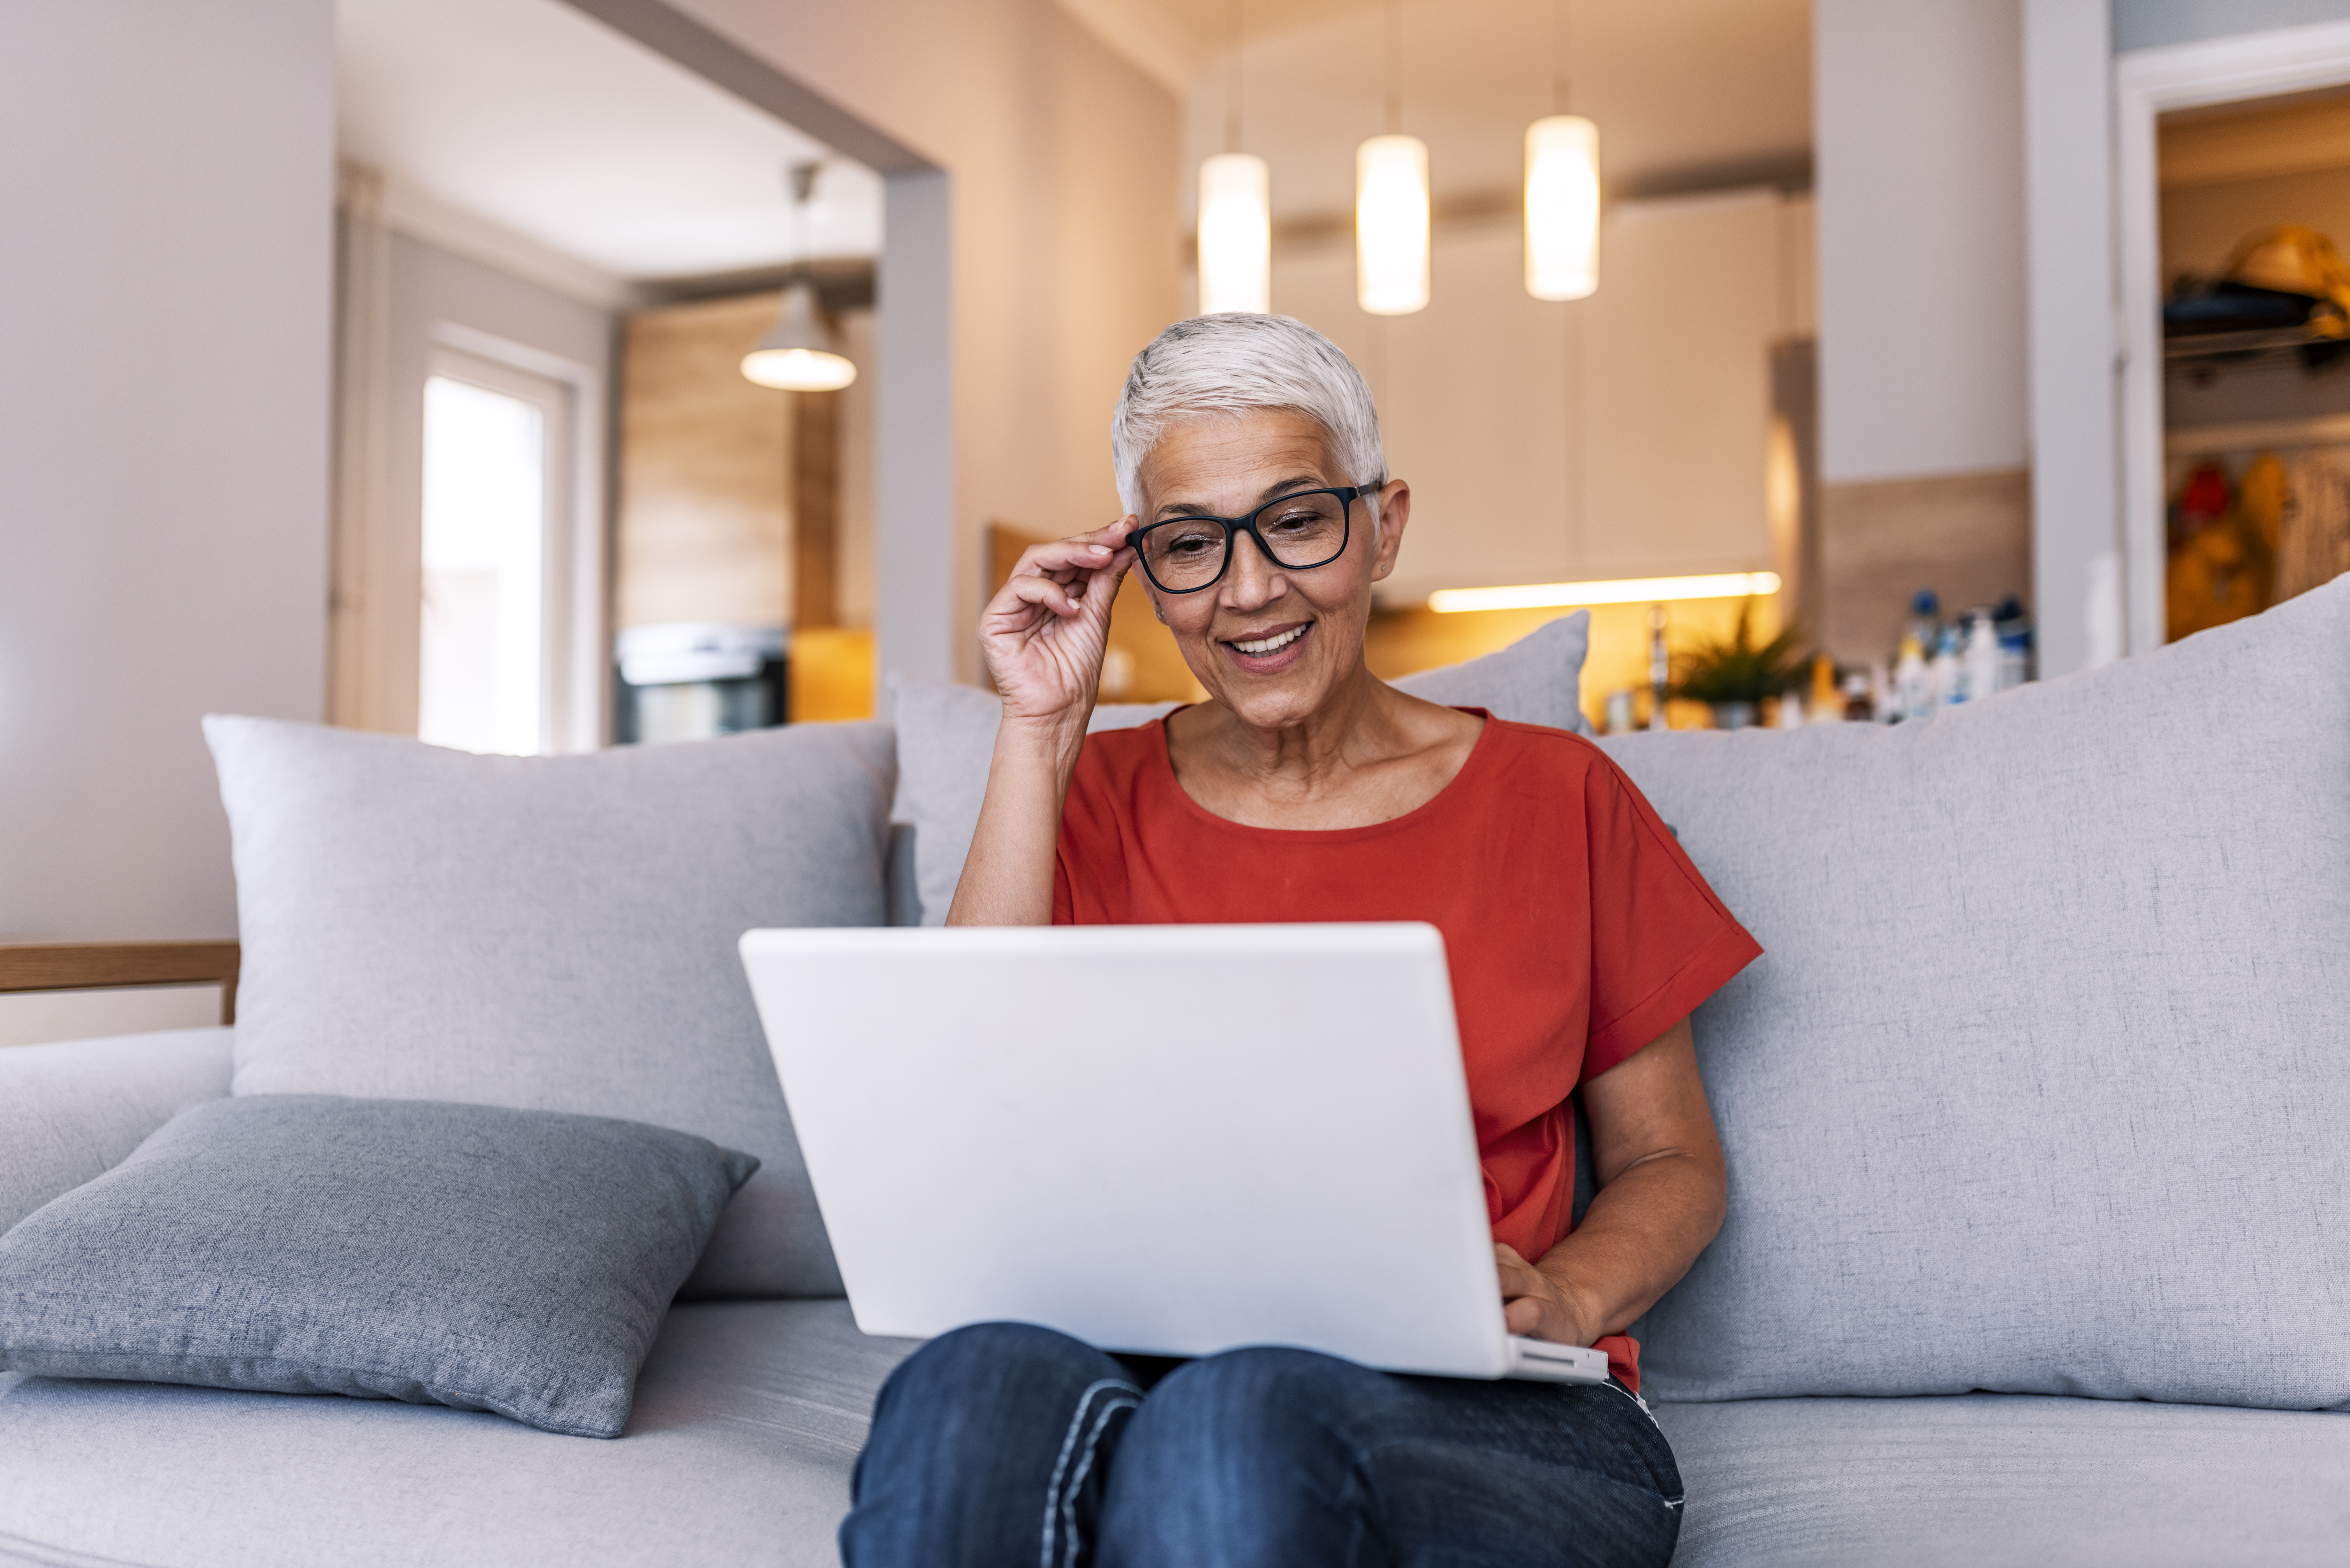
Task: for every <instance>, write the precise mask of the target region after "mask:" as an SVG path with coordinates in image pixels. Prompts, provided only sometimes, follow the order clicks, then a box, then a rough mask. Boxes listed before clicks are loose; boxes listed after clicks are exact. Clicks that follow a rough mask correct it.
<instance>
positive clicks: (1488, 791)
mask: <svg viewBox="0 0 2350 1568" xmlns="http://www.w3.org/2000/svg"><path fill="white" fill-rule="evenodd" d="M1464 711H1467V712H1471V713H1478V714H1479V715H1480V716H1481V717H1482V716H1483V715H1482V711H1481V710H1477V709H1467V710H1464ZM1279 920H1425V921H1427V922H1428V923H1430V925H1432V926H1434V927H1435V928H1436V929H1438V930H1439V931H1441V932H1442V933H1443V934H1444V950H1445V957H1446V961H1447V963H1448V965H1449V967H1450V969H1451V977H1452V1001H1453V1006H1454V1009H1455V1011H1456V1012H1457V1015H1458V1018H1459V1021H1460V1030H1461V1057H1462V1060H1463V1063H1464V1064H1465V1065H1466V1068H1467V1075H1468V1080H1469V1101H1470V1106H1471V1109H1472V1111H1473V1112H1474V1114H1475V1116H1476V1124H1477V1143H1478V1147H1479V1149H1480V1151H1481V1158H1482V1164H1483V1166H1484V1172H1485V1206H1486V1210H1487V1212H1488V1214H1489V1217H1490V1218H1491V1219H1492V1225H1493V1239H1494V1240H1495V1241H1503V1242H1506V1243H1507V1244H1509V1245H1510V1246H1512V1247H1514V1248H1516V1249H1517V1250H1518V1251H1519V1253H1520V1254H1521V1255H1523V1256H1524V1257H1525V1258H1527V1259H1528V1260H1530V1261H1531V1260H1534V1259H1538V1258H1540V1257H1541V1256H1542V1255H1543V1254H1544V1252H1547V1251H1550V1249H1551V1248H1552V1247H1554V1246H1555V1245H1557V1243H1558V1241H1559V1239H1560V1238H1561V1237H1563V1236H1565V1234H1566V1232H1567V1231H1568V1229H1569V1228H1570V1227H1571V1225H1572V1223H1573V1219H1572V1211H1573V1204H1574V1199H1575V1143H1574V1138H1575V1130H1574V1121H1573V1118H1572V1116H1571V1115H1570V1114H1569V1112H1568V1109H1567V1106H1566V1097H1567V1096H1568V1094H1569V1093H1570V1092H1572V1091H1573V1090H1574V1088H1575V1085H1577V1084H1580V1083H1582V1082H1583V1081H1585V1080H1586V1079H1589V1078H1595V1077H1596V1076H1598V1075H1600V1074H1602V1073H1605V1072H1606V1071H1607V1069H1608V1068H1610V1067H1613V1066H1614V1065H1616V1064H1617V1063H1618V1062H1621V1061H1622V1060H1623V1059H1624V1058H1625V1057H1627V1056H1629V1055H1630V1054H1632V1053H1634V1052H1635V1051H1638V1049H1639V1048H1640V1047H1641V1046H1643V1045H1646V1044H1648V1043H1649V1042H1650V1041H1652V1040H1654V1039H1656V1038H1657V1037H1658V1036H1659V1035H1660V1034H1662V1033H1664V1032H1665V1031H1666V1030H1668V1029H1669V1028H1671V1027H1672V1026H1673V1025H1674V1024H1676V1023H1679V1022H1680V1021H1681V1020H1682V1019H1684V1018H1686V1017H1688V1016H1689V1014H1690V1012H1692V1011H1694V1010H1695V1009H1696V1007H1697V1004H1698V1003H1699V1002H1703V1001H1704V1000H1705V999H1706V998H1707V997H1708V996H1710V995H1711V994H1712V993H1713V992H1714V991H1715V990H1716V989H1718V988H1719V987H1720V986H1721V983H1722V982H1723V981H1727V980H1728V979H1730V977H1731V976H1732V975H1734V974H1736V973H1737V972H1738V971H1740V970H1742V969H1743V968H1745V967H1746V966H1747V965H1748V964H1749V963H1751V962H1752V961H1754V960H1755V959H1756V958H1757V957H1759V956H1760V955H1761V953H1762V951H1763V950H1762V948H1761V947H1760V946H1758V945H1757V944H1756V943H1755V940H1754V939H1753V938H1752V937H1751V936H1749V935H1747V933H1746V930H1745V929H1744V928H1743V927H1742V926H1741V925H1740V924H1739V923H1738V921H1737V920H1736V919H1733V918H1732V917H1731V913H1730V911H1729V910H1728V909H1725V908H1723V907H1722V903H1721V899H1719V898H1715V897H1714V896H1713V889H1711V888H1709V887H1707V886H1706V884H1705V878H1703V877H1700V876H1699V875H1698V872H1697V868H1696V867H1694V866H1691V865H1690V860H1689V857H1688V856H1686V855H1684V854H1682V853H1681V849H1680V846H1679V844H1677V843H1676V842H1674V839H1673V835H1672V832H1671V830H1670V829H1669V828H1667V827H1666V826H1665V825H1664V823H1663V821H1662V820H1661V819H1660V818H1659V816H1658V815H1657V814H1656V812H1655V810H1654V809H1653V808H1652V807H1650V805H1648V802H1647V801H1646V800H1645V799H1643V798H1642V797H1641V794H1640V792H1639V791H1638V789H1636V788H1634V787H1633V784H1632V781H1631V780H1630V779H1628V778H1627V777H1625V776H1624V774H1623V771H1622V770H1621V769H1619V768H1618V767H1617V766H1616V764H1615V763H1612V762H1610V761H1608V759H1607V755H1606V753H1603V752H1601V751H1600V750H1599V748H1598V747H1596V746H1595V745H1593V744H1591V742H1588V741H1586V740H1584V739H1583V738H1581V737H1580V736H1577V735H1571V734H1568V733H1567V732H1565V731H1564V730H1547V729H1543V728H1540V727H1538V726H1536V725H1532V724H1514V723H1511V722H1508V721H1507V720H1503V719H1492V718H1487V719H1486V722H1485V728H1484V731H1483V732H1482V733H1481V734H1480V735H1479V736H1478V737H1477V741H1476V743H1475V745H1474V746H1472V747H1471V750H1470V753H1469V757H1468V760H1467V761H1466V762H1465V763H1462V764H1461V771H1460V773H1459V774H1455V775H1454V777H1453V779H1452V782H1451V784H1447V785H1446V786H1445V787H1444V788H1443V789H1442V790H1441V791H1440V792H1439V793H1438V794H1437V795H1436V796H1435V798H1434V799H1432V800H1430V801H1429V802H1428V803H1427V804H1425V805H1421V806H1420V807H1419V808H1418V809H1417V810H1415V811H1411V812H1408V813H1406V814H1405V815H1402V816H1399V817H1397V818H1395V819H1394V820H1393V821H1390V822H1382V823H1378V824H1376V825H1375V826H1369V827H1346V828H1336V829H1330V830H1316V831H1305V830H1292V829H1284V828H1267V827H1250V826H1243V825H1242V824H1240V823H1236V822H1227V821H1225V820H1224V819H1223V818H1222V817H1220V816H1216V815H1212V814H1211V813H1210V812H1208V811H1207V810H1206V809H1204V808H1203V807H1201V805H1199V804H1198V803H1197V802H1195V801H1193V800H1192V799H1191V796H1190V795H1188V794H1184V793H1183V788H1182V785H1181V784H1178V783H1177V782H1176V778H1175V770H1174V767H1173V765H1172V764H1171V763H1170V762H1169V760H1168V755H1167V729H1166V724H1165V722H1164V721H1157V722H1152V723H1149V724H1146V725H1144V726H1142V727H1141V728H1139V729H1133V730H1107V731H1103V732H1099V733H1097V734H1094V735H1091V736H1088V737H1087V740H1086V745H1085V751H1084V752H1083V753H1082V754H1080V755H1079V757H1078V759H1077V768H1076V776H1075V778H1074V779H1073V780H1072V781H1071V784H1070V786H1069V799H1068V805H1067V806H1066V809H1065V810H1064V812H1063V813H1062V816H1061V842H1060V851H1059V855H1058V858H1057V864H1056V866H1055V874H1054V878H1053V921H1054V923H1055V925H1127V924H1134V925H1151V924H1180V923H1187V922H1208V923H1245V922H1252V921H1279ZM1600 1345H1601V1347H1602V1348H1604V1349H1606V1350H1607V1353H1608V1355H1609V1358H1610V1360H1611V1362H1612V1363H1613V1364H1614V1366H1615V1370H1616V1372H1617V1376H1621V1377H1623V1378H1624V1380H1625V1381H1626V1382H1627V1384H1630V1385H1631V1386H1633V1387H1635V1388H1636V1389H1637V1388H1638V1381H1639V1362H1638V1355H1639V1347H1638V1345H1636V1344H1634V1343H1633V1341H1632V1340H1631V1339H1630V1338H1629V1337H1628V1336H1625V1335H1620V1334H1619V1335H1610V1336H1608V1337H1607V1338H1606V1339H1603V1340H1601V1341H1600Z"/></svg>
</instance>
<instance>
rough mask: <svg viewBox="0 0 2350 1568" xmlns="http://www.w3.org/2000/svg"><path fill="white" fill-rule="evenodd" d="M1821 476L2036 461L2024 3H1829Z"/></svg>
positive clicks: (1823, 81) (1819, 42)
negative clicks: (2028, 401)
mask: <svg viewBox="0 0 2350 1568" xmlns="http://www.w3.org/2000/svg"><path fill="white" fill-rule="evenodd" d="M1813 37H1814V84H1815V85H1814V94H1815V98H1814V110H1815V119H1814V123H1815V129H1816V136H1817V171H1818V196H1819V290H1820V421H1821V434H1820V439H1821V451H1820V472H1821V477H1822V478H1823V479H1824V480H1825V481H1826V482H1828V483H1839V482H1852V481H1860V480H1883V479H1898V478H1910V477H1916V476H1922V475H1928V474H1945V473H1959V472H1968V471H1970V470H1982V469H1994V468H2012V467H2016V466H2019V465H2021V464H2022V462H2023V461H2024V439H2025V429H2026V410H2025V378H2026V372H2025V363H2026V349H2025V328H2024V240H2023V211H2024V198H2023V100H2022V30H2021V19H2020V15H2019V11H2018V7H2017V0H1818V4H1817V5H1816V7H1815V9H1814V15H1813Z"/></svg>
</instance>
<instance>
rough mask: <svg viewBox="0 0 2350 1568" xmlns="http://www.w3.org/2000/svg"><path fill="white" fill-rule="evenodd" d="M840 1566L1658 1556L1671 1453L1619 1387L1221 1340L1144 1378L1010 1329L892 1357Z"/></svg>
mask: <svg viewBox="0 0 2350 1568" xmlns="http://www.w3.org/2000/svg"><path fill="white" fill-rule="evenodd" d="M853 1495H854V1498H855V1506H854V1507H853V1508H852V1509H851V1510H850V1511H849V1515H848V1518H847V1520H846V1521H843V1522H842V1524H841V1527H840V1550H841V1556H842V1559H843V1560H844V1562H845V1563H847V1568H958V1565H968V1568H1011V1565H1013V1564H1020V1565H1023V1568H1025V1565H1027V1564H1036V1565H1038V1568H1079V1565H1081V1564H1087V1563H1091V1564H1096V1565H1097V1568H1260V1565H1261V1568H1323V1565H1328V1568H1342V1565H1343V1568H1372V1565H1374V1564H1377V1565H1380V1568H1387V1565H1394V1568H1489V1565H1490V1568H1532V1565H1534V1564H1537V1563H1575V1564H1587V1565H1589V1568H1626V1565H1631V1564H1640V1563H1648V1564H1655V1565H1657V1568H1663V1565H1664V1564H1665V1563H1668V1562H1669V1561H1670V1559H1671V1557H1672V1554H1673V1541H1674V1538H1675V1537H1676V1536H1677V1535H1678V1534H1679V1531H1680V1501H1681V1485H1680V1471H1679V1469H1678V1468H1677V1467H1676V1466H1675V1465H1674V1463H1673V1455H1672V1449H1670V1448H1669V1447H1668V1446H1667V1444H1666V1442H1665V1438H1664V1434H1663V1433H1662V1432H1660V1431H1659V1430H1658V1428H1657V1425H1656V1423H1655V1422H1654V1421H1652V1420H1650V1419H1649V1417H1648V1412H1647V1411H1646V1410H1644V1409H1643V1408H1641V1407H1640V1405H1639V1404H1638V1401H1636V1400H1635V1399H1634V1398H1633V1397H1632V1396H1631V1395H1630V1394H1628V1393H1627V1392H1626V1391H1625V1390H1624V1389H1623V1387H1622V1386H1619V1385H1617V1384H1613V1383H1610V1384H1607V1385H1604V1386H1601V1385H1590V1384H1580V1385H1576V1384H1551V1383H1528V1382H1501V1383H1484V1382H1477V1381H1473V1380H1469V1379H1460V1378H1450V1377H1406V1376H1397V1375H1394V1374H1390V1373H1385V1372H1374V1371H1372V1370H1370V1369H1369V1368H1368V1367H1365V1366H1357V1365H1356V1364H1355V1363H1353V1362H1351V1361H1342V1360H1339V1359H1337V1358H1336V1357H1335V1356H1328V1355H1316V1354H1315V1353H1314V1352H1312V1351H1305V1350H1277V1349H1261V1350H1235V1351H1229V1352H1227V1353H1225V1354H1224V1355H1211V1356H1208V1357H1206V1358H1205V1359H1203V1360H1199V1361H1189V1362H1183V1363H1180V1364H1178V1365H1177V1366H1175V1368H1174V1370H1173V1371H1171V1372H1169V1373H1167V1374H1166V1375H1165V1376H1164V1377H1163V1378H1159V1379H1157V1380H1156V1381H1155V1382H1154V1380H1153V1379H1152V1377H1151V1376H1149V1372H1148V1371H1146V1370H1143V1369H1142V1364H1141V1363H1139V1361H1138V1362H1137V1363H1136V1364H1135V1366H1133V1367H1129V1366H1128V1364H1125V1363H1121V1362H1120V1361H1118V1360H1117V1359H1115V1358H1113V1357H1111V1356H1108V1355H1104V1354H1103V1353H1102V1352H1100V1351H1098V1350H1096V1349H1094V1348H1093V1347H1092V1346H1091V1345H1085V1344H1082V1343H1080V1342H1079V1341H1077V1340H1074V1339H1071V1338H1069V1337H1068V1336H1067V1335H1066V1334H1056V1333H1055V1332H1053V1331H1052V1330H1051V1329H1045V1328H1037V1327H1035V1326H1034V1325H1031V1324H1009V1323H996V1324H980V1325H978V1326H976V1327H972V1328H965V1329H959V1330H957V1331H956V1332H954V1333H952V1334H946V1335H944V1336H942V1337H941V1338H939V1339H935V1340H933V1341H931V1343H930V1344H929V1345H925V1346H923V1347H922V1349H920V1351H918V1352H916V1353H915V1354H914V1355H913V1356H911V1357H910V1359H908V1360H907V1361H906V1362H905V1364H904V1365H903V1366H899V1368H898V1370H897V1371H896V1372H895V1373H894V1374H892V1375H891V1376H890V1378H889V1382H888V1383H887V1384H885V1385H883V1386H882V1389H881V1394H880V1397H879V1399H877V1400H876V1401H875V1403H874V1408H873V1431H872V1435H871V1437H870V1438H868V1441H867V1442H866V1445H865V1452H864V1453H863V1454H862V1455H861V1456H859V1458H858V1461H857V1474H856V1479H855V1481H854V1483H853Z"/></svg>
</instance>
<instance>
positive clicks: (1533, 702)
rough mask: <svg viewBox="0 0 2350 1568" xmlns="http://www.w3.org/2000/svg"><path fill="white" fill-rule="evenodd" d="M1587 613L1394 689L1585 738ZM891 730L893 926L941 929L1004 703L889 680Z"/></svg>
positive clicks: (1108, 714)
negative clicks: (902, 879)
mask: <svg viewBox="0 0 2350 1568" xmlns="http://www.w3.org/2000/svg"><path fill="white" fill-rule="evenodd" d="M1590 633H1591V612H1590V611H1588V610H1577V611H1575V613H1574V614H1573V615H1565V616H1561V617H1559V618H1557V619H1556V620H1554V621H1550V622H1548V623H1546V624H1545V625H1543V626H1541V627H1538V628H1535V629H1534V630H1533V631H1532V632H1529V633H1528V634H1527V635H1525V636H1524V637H1522V638H1520V639H1518V640H1517V641H1515V642H1513V643H1512V644H1511V645H1510V646H1509V647H1507V648H1505V649H1502V650H1501V651H1500V652H1498V653H1489V654H1487V655H1485V656H1484V657H1483V658H1482V659H1468V660H1466V661H1464V662H1462V663H1460V664H1448V665H1445V666H1443V667H1442V668H1440V669H1436V670H1421V671H1420V672H1419V673H1418V674H1416V675H1407V676H1404V677H1403V678H1402V679H1400V680H1397V681H1395V682H1394V685H1395V686H1396V688H1397V690H1399V691H1409V693H1411V694H1412V695H1413V696H1415V697H1420V698H1424V699H1426V700H1427V701H1430V702H1443V703H1446V704H1449V705H1451V706H1453V707H1460V708H1484V709H1487V710H1490V711H1492V713H1494V714H1495V715H1496V716H1498V717H1500V718H1503V719H1512V720H1515V721H1516V722H1519V723H1522V724H1546V725H1549V726H1550V727H1551V728H1553V729H1556V730H1571V731H1573V732H1575V733H1576V734H1579V735H1587V734H1589V733H1591V722H1590V721H1589V720H1588V719H1586V718H1585V717H1584V714H1583V708H1582V682H1583V659H1584V654H1585V652H1586V649H1588V647H1589V644H1590ZM890 693H891V698H892V701H893V702H894V708H893V711H892V717H893V718H894V719H895V720H896V722H897V725H898V796H897V800H896V802H895V804H894V805H893V806H892V807H891V810H890V814H889V815H890V819H891V820H892V821H893V822H895V823H897V824H898V825H899V826H900V828H902V829H903V830H904V834H903V838H904V840H906V841H907V842H905V843H904V844H903V845H902V846H901V853H903V854H906V855H909V856H910V859H911V862H912V874H911V880H912V883H913V888H914V894H915V896H914V898H912V899H911V900H910V901H907V900H901V901H900V902H899V907H898V908H896V909H893V911H892V916H891V918H892V919H893V920H895V921H897V922H899V923H901V924H905V925H910V926H912V925H921V926H942V925H944V924H946V919H947V907H948V906H949V905H950V904H951V903H953V902H954V890H955V883H956V881H957V880H958V879H960V878H961V877H962V863H963V860H964V858H965V857H967V856H969V855H970V853H971V838H972V834H973V833H975V832H976V831H978V828H979V804H980V801H981V800H982V799H983V797H984V796H985V795H986V794H987V766H988V761H989V759H990V757H991V756H993V753H994V750H995V726H996V721H997V720H998V719H1000V718H1001V717H1002V716H1003V704H1002V703H1001V702H1000V701H998V700H997V699H996V697H995V695H994V693H993V692H989V691H980V690H979V689H978V688H976V687H972V686H951V685H948V684H946V683H944V682H942V681H935V680H892V681H891V682H890ZM1176 706H1177V704H1175V703H1172V702H1105V703H1103V704H1101V705H1100V706H1098V707H1097V708H1096V709H1095V710H1094V712H1093V717H1092V718H1091V719H1090V720H1089V721H1087V724H1086V729H1087V732H1093V731H1096V730H1123V729H1129V728H1132V727H1133V726H1135V725H1137V724H1147V723H1149V722H1150V721H1151V720H1153V719H1156V718H1158V717H1159V715H1161V714H1163V713H1166V712H1169V711H1171V710H1172V709H1174V708H1175V707H1176Z"/></svg>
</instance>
